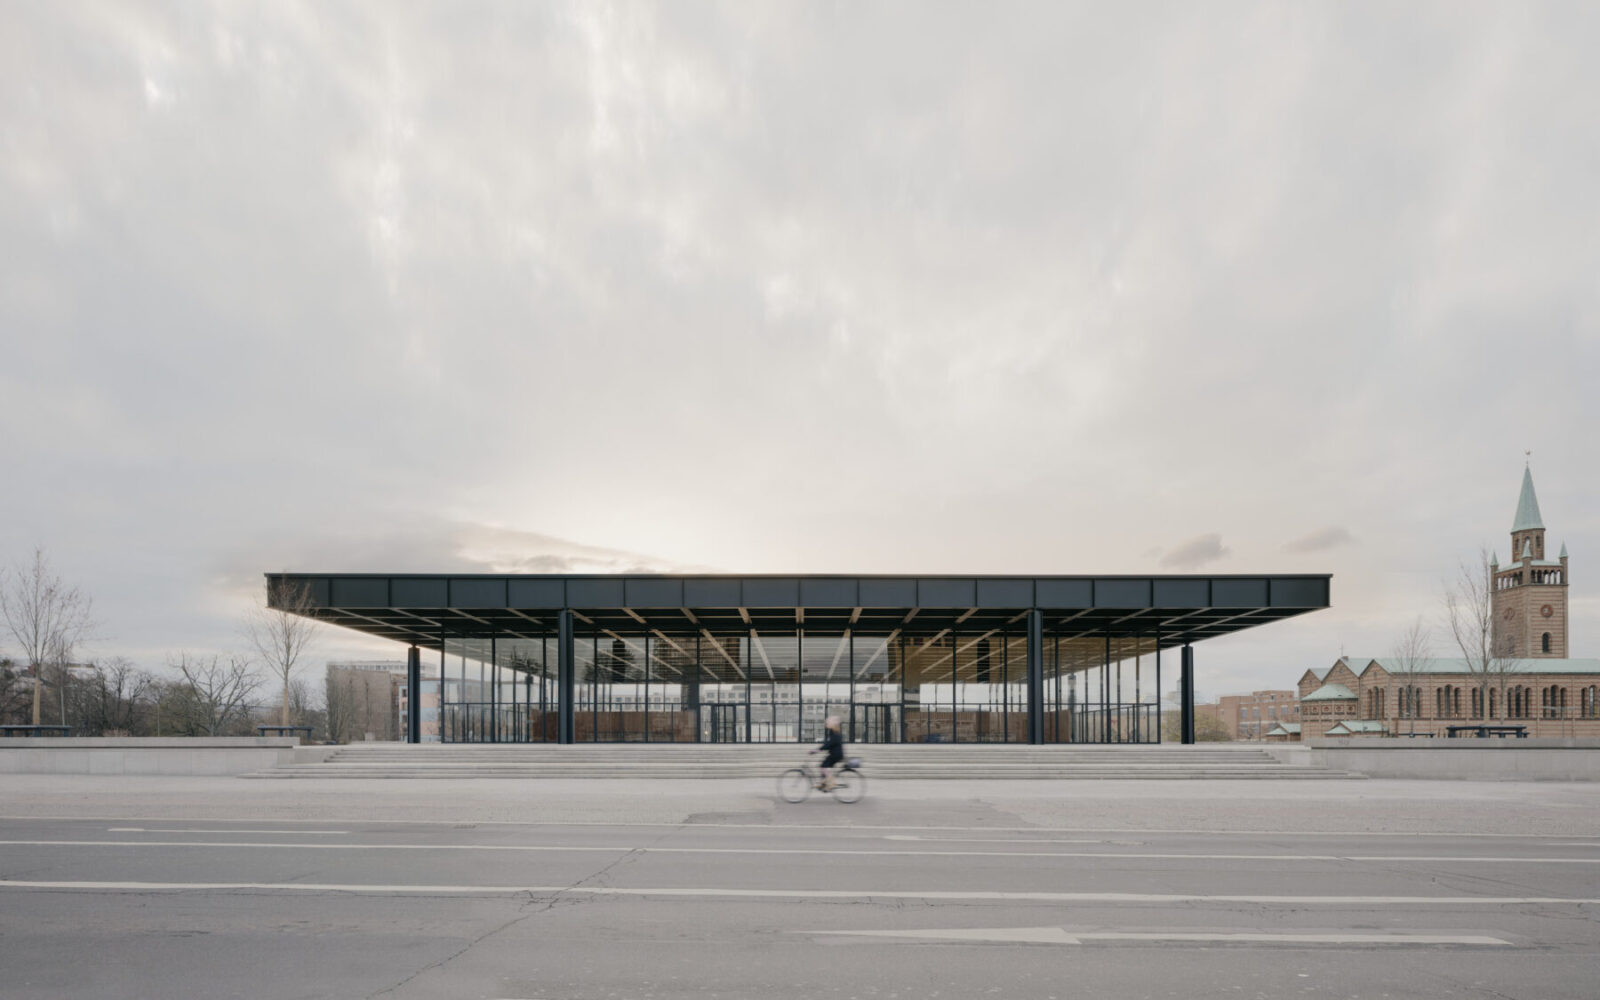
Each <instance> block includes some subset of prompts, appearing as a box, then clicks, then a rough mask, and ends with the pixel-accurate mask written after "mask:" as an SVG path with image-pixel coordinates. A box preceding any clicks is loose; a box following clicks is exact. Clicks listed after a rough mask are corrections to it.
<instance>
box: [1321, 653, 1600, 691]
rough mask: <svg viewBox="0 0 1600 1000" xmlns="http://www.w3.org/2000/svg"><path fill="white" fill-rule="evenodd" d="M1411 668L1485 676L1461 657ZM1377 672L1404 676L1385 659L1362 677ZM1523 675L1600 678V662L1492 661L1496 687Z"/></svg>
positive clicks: (1438, 659) (1584, 659) (1369, 667)
mask: <svg viewBox="0 0 1600 1000" xmlns="http://www.w3.org/2000/svg"><path fill="white" fill-rule="evenodd" d="M1411 666H1412V672H1413V673H1418V674H1460V675H1464V676H1467V677H1469V678H1470V677H1476V676H1481V672H1479V673H1474V671H1473V669H1472V664H1470V663H1468V662H1467V661H1466V660H1463V659H1461V658H1460V657H1458V656H1430V657H1427V658H1424V659H1419V660H1417V661H1416V662H1415V663H1413V664H1412V665H1411ZM1373 668H1377V669H1380V670H1383V671H1386V672H1387V673H1388V674H1389V675H1390V676H1391V677H1394V676H1398V675H1399V674H1401V673H1402V671H1401V669H1400V664H1399V663H1397V662H1396V661H1395V659H1394V658H1393V657H1388V656H1383V657H1378V658H1377V659H1374V660H1373V661H1372V662H1371V663H1369V664H1367V668H1366V670H1363V671H1362V672H1361V676H1362V677H1363V678H1365V677H1366V676H1367V673H1368V671H1370V670H1372V669H1373ZM1520 674H1576V675H1579V676H1596V677H1600V659H1596V658H1594V657H1592V656H1591V657H1577V658H1573V659H1558V658H1556V657H1543V656H1538V657H1535V656H1528V657H1519V658H1516V659H1509V660H1492V661H1490V667H1489V678H1490V681H1491V682H1492V683H1496V684H1498V683H1499V682H1500V680H1501V677H1502V675H1503V676H1504V677H1505V678H1506V679H1507V680H1510V679H1513V678H1515V677H1516V676H1518V675H1520ZM1308 697H1309V696H1308Z"/></svg>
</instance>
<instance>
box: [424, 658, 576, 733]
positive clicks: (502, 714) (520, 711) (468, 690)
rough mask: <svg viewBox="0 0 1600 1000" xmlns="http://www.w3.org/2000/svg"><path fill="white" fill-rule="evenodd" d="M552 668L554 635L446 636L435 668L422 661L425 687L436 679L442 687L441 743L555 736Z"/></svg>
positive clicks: (439, 728) (553, 661)
mask: <svg viewBox="0 0 1600 1000" xmlns="http://www.w3.org/2000/svg"><path fill="white" fill-rule="evenodd" d="M555 673H556V644H555V639H554V638H553V637H550V638H539V637H535V638H522V637H514V636H449V637H446V639H445V641H444V645H443V648H442V649H441V651H440V655H439V663H438V669H437V672H434V673H433V674H432V676H429V674H430V671H429V670H428V667H427V666H426V665H424V667H423V684H424V688H425V690H427V689H431V688H433V687H434V685H437V690H438V691H439V692H440V694H439V706H438V709H437V712H438V723H437V727H438V730H437V731H438V737H437V738H438V739H440V740H442V741H443V742H445V743H537V742H546V741H549V742H554V741H555V739H556V736H557V734H556V683H555ZM428 693H430V694H431V693H432V692H431V690H429V691H428ZM424 721H425V722H426V721H427V720H424ZM429 742H431V740H430V741H429Z"/></svg>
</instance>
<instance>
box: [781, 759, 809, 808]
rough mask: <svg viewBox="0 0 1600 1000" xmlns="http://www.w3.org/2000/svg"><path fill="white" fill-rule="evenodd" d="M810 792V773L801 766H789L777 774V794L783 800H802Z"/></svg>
mask: <svg viewBox="0 0 1600 1000" xmlns="http://www.w3.org/2000/svg"><path fill="white" fill-rule="evenodd" d="M810 794H811V775H809V774H807V773H806V771H805V768H803V767H791V768H790V769H789V770H787V771H785V772H783V773H782V774H781V775H779V776H778V795H779V796H780V797H782V799H783V801H785V802H804V801H805V800H806V796H807V795H810Z"/></svg>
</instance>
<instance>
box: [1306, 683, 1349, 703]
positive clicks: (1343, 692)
mask: <svg viewBox="0 0 1600 1000" xmlns="http://www.w3.org/2000/svg"><path fill="white" fill-rule="evenodd" d="M1300 700H1301V701H1355V700H1356V693H1355V692H1354V691H1352V690H1350V689H1349V688H1347V687H1345V686H1344V685H1343V684H1324V685H1322V686H1321V687H1319V688H1317V689H1316V690H1315V691H1313V692H1311V693H1310V694H1308V695H1306V696H1305V697H1304V698H1301V699H1300Z"/></svg>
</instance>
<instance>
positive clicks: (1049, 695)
mask: <svg viewBox="0 0 1600 1000" xmlns="http://www.w3.org/2000/svg"><path fill="white" fill-rule="evenodd" d="M268 581H269V598H271V600H272V601H273V603H274V604H275V605H276V606H280V607H283V606H288V607H295V606H297V605H299V603H300V601H301V599H302V598H301V597H300V595H303V599H304V600H305V601H306V602H307V603H309V609H308V610H307V611H306V613H308V614H312V615H314V616H315V617H317V618H319V619H323V620H328V621H332V622H335V623H338V624H341V625H345V626H348V627H352V628H356V629H359V630H361V631H364V632H368V633H371V634H375V635H382V636H385V637H387V638H391V639H395V640H397V641H400V642H405V643H407V644H409V645H410V646H411V647H412V650H411V656H410V672H411V675H412V676H411V678H410V690H411V691H413V692H415V697H413V698H412V699H411V700H410V704H412V705H413V706H415V708H414V714H413V718H412V719H411V720H410V733H409V736H410V738H411V739H413V740H416V741H422V742H435V741H440V742H447V743H527V742H571V743H586V742H608V743H611V742H647V743H814V742H817V741H819V740H820V739H821V733H822V726H823V720H824V719H825V718H826V717H827V716H829V715H837V716H839V717H840V718H841V719H842V720H843V722H844V727H845V737H846V739H847V740H849V741H851V742H855V743H938V742H955V743H1153V742H1158V741H1159V740H1160V739H1161V732H1160V730H1161V719H1160V715H1161V712H1160V695H1161V690H1162V685H1163V683H1165V684H1167V685H1168V686H1169V687H1173V686H1175V687H1178V688H1179V689H1180V690H1184V691H1186V692H1188V693H1190V694H1191V696H1192V684H1188V683H1185V682H1186V680H1187V679H1188V678H1189V676H1190V675H1188V674H1187V673H1186V672H1185V671H1184V670H1183V667H1184V665H1185V664H1186V663H1188V662H1191V654H1190V650H1191V647H1192V644H1193V643H1194V642H1196V641H1198V640H1201V639H1205V638H1210V637H1213V636H1218V635H1223V634H1227V633H1231V632H1234V631H1238V630H1240V629H1243V628H1247V627H1250V626H1253V625H1258V624H1265V623H1267V622H1271V621H1275V620H1279V619H1282V618H1286V617H1290V616H1292V615H1297V614H1301V613H1304V612H1306V611H1310V610H1315V609H1316V608H1321V607H1326V606H1327V604H1328V586H1329V578H1328V577H1326V576H1311V577H1307V576H1295V577H1029V578H1013V577H1006V578H998V577H932V578H929V577H915V578H913V577H783V578H779V577H659V576H653V577H596V576H504V577H420V576H370V575H368V576H332V575H327V576H324V575H311V574H304V575H302V574H281V575H272V576H269V578H268ZM1163 671H1165V672H1166V675H1165V677H1164V676H1163Z"/></svg>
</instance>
